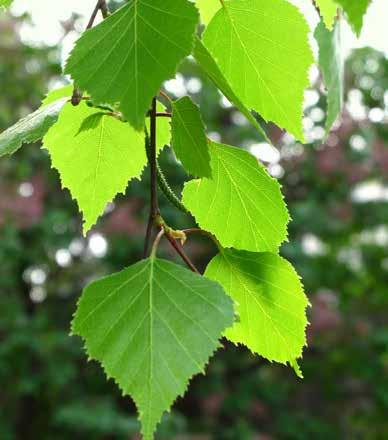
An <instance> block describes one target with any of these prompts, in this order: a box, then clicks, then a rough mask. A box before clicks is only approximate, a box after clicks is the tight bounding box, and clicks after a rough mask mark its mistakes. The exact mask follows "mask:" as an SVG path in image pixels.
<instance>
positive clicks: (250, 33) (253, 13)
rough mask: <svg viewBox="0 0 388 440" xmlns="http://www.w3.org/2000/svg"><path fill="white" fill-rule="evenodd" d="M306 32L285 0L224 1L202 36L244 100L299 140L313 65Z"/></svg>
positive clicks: (232, 85)
mask: <svg viewBox="0 0 388 440" xmlns="http://www.w3.org/2000/svg"><path fill="white" fill-rule="evenodd" d="M308 33H309V27H308V25H307V23H306V20H305V18H304V17H303V15H302V14H301V12H300V11H299V10H298V9H297V8H296V7H295V6H293V5H291V4H290V3H288V2H287V1H286V0H231V1H226V0H225V2H224V7H223V8H222V9H221V10H220V11H219V12H217V14H216V15H215V17H214V18H213V19H212V21H211V22H210V23H209V25H208V26H207V28H206V31H205V33H204V36H203V42H204V44H205V46H206V47H207V49H208V50H209V52H210V53H211V55H212V56H213V58H214V59H215V61H216V62H217V64H218V66H219V68H220V70H221V72H222V73H223V74H224V76H225V77H226V79H227V80H228V82H229V83H230V85H231V87H232V89H233V91H234V92H235V93H236V95H237V96H238V97H239V98H240V99H241V101H242V102H243V103H244V104H245V105H246V106H247V107H248V108H251V109H254V110H256V111H257V112H258V113H260V115H261V116H262V117H263V118H264V119H265V120H266V121H272V122H275V123H276V124H278V125H279V126H280V127H282V128H285V129H286V130H288V131H289V132H290V133H291V134H293V135H294V136H295V137H296V138H298V139H300V140H303V139H304V137H303V131H302V113H303V112H302V105H303V96H304V89H305V88H306V87H307V86H308V84H309V81H308V70H309V67H310V65H311V64H312V62H313V55H312V51H311V48H310V45H309V42H308Z"/></svg>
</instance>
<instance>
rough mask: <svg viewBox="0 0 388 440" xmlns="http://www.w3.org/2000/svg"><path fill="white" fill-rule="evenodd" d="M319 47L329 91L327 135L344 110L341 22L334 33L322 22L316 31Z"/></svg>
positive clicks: (337, 24) (322, 69)
mask: <svg viewBox="0 0 388 440" xmlns="http://www.w3.org/2000/svg"><path fill="white" fill-rule="evenodd" d="M315 39H316V40H317V42H318V47H319V67H320V69H321V71H322V75H323V80H324V83H325V86H326V89H327V116H326V124H325V126H326V133H328V132H329V131H330V129H331V127H332V126H333V124H334V122H335V121H336V119H337V117H338V115H339V113H340V112H341V110H342V105H343V94H344V56H343V53H342V40H341V21H337V23H336V24H335V27H334V29H333V30H332V31H329V30H328V29H326V27H325V25H324V24H323V22H320V23H319V24H318V26H317V28H316V30H315Z"/></svg>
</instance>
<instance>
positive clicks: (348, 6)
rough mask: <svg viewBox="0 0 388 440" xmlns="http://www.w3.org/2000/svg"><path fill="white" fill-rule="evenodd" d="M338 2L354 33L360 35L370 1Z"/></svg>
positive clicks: (348, 0)
mask: <svg viewBox="0 0 388 440" xmlns="http://www.w3.org/2000/svg"><path fill="white" fill-rule="evenodd" d="M336 2H337V3H338V4H339V5H340V6H341V7H342V9H343V10H344V11H345V13H346V16H347V18H348V21H349V23H350V25H351V26H352V28H353V30H354V32H355V33H356V34H357V35H360V33H361V29H362V25H363V22H364V15H365V13H366V11H367V9H368V6H369V4H370V0H336Z"/></svg>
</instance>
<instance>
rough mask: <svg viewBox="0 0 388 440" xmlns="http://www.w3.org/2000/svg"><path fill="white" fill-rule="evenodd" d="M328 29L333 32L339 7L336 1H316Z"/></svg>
mask: <svg viewBox="0 0 388 440" xmlns="http://www.w3.org/2000/svg"><path fill="white" fill-rule="evenodd" d="M315 3H316V4H317V6H318V8H319V12H320V14H321V17H322V19H323V22H324V23H325V25H326V27H327V29H329V30H332V29H333V24H334V19H335V16H336V15H337V9H338V5H337V3H336V2H335V0H315Z"/></svg>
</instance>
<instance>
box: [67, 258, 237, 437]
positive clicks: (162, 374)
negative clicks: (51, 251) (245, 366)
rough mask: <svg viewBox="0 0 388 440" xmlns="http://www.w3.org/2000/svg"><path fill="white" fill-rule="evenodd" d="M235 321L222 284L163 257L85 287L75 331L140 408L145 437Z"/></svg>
mask: <svg viewBox="0 0 388 440" xmlns="http://www.w3.org/2000/svg"><path fill="white" fill-rule="evenodd" d="M232 323H233V304H232V301H231V299H230V298H229V297H228V296H227V295H226V294H225V292H224V291H223V289H222V288H221V286H219V285H218V284H217V283H215V282H214V281H211V280H208V279H206V278H204V277H201V276H199V275H196V274H193V273H192V272H190V271H188V270H187V269H185V268H183V267H181V266H177V265H175V264H173V263H171V262H168V261H165V260H160V259H153V258H150V259H147V260H143V261H141V262H139V263H137V264H135V265H133V266H130V267H129V268H127V269H125V270H123V271H122V272H119V273H117V274H114V275H111V276H109V277H107V278H105V279H102V280H99V281H96V282H94V283H92V284H91V285H89V286H88V287H86V289H85V290H84V292H83V294H82V297H81V299H80V301H79V304H78V308H77V312H76V314H75V317H74V320H73V324H72V330H73V332H74V333H75V334H77V335H80V336H81V337H82V338H83V339H84V340H85V345H86V349H87V352H88V354H89V355H90V356H91V357H92V358H93V359H96V360H98V361H100V362H101V364H102V366H103V367H104V370H105V372H106V374H107V375H108V377H113V378H114V379H115V381H116V382H117V383H118V385H119V386H120V388H121V389H122V390H123V392H124V393H125V394H128V395H130V396H131V397H132V398H133V399H134V401H135V403H136V405H137V407H138V410H139V413H140V421H141V423H142V433H143V436H144V439H145V440H150V439H152V437H153V432H154V430H155V428H156V425H157V424H158V422H159V420H160V418H161V416H162V414H163V412H164V411H167V410H169V409H170V407H171V405H172V404H173V402H174V400H175V399H176V398H177V397H178V396H180V395H182V394H183V393H184V391H185V389H186V387H187V383H188V381H189V380H190V379H191V377H192V376H193V375H195V374H197V373H200V372H203V369H204V367H205V364H206V362H207V361H208V359H209V357H210V356H211V355H212V353H213V352H214V351H215V350H216V348H217V347H218V345H219V342H218V339H219V337H220V336H221V334H222V332H223V331H224V330H225V329H226V328H227V327H229V326H231V325H232Z"/></svg>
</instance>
